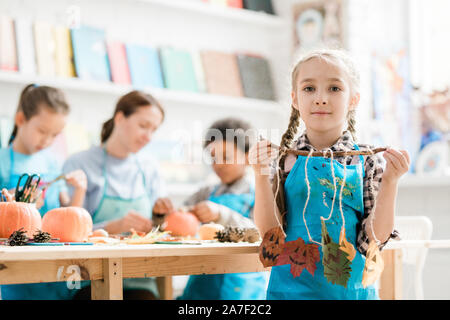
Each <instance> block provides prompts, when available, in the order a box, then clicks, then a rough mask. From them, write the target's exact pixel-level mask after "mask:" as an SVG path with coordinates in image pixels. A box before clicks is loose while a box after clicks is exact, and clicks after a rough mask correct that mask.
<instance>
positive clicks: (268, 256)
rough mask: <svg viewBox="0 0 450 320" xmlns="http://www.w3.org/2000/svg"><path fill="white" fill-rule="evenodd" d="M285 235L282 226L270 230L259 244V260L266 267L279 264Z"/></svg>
mask: <svg viewBox="0 0 450 320" xmlns="http://www.w3.org/2000/svg"><path fill="white" fill-rule="evenodd" d="M284 240H285V236H284V233H283V230H281V228H280V227H275V228H272V229H270V230H268V231H267V232H266V233H265V234H264V238H263V240H262V242H261V245H260V246H259V260H261V263H262V264H263V266H264V267H266V268H267V267H272V266H275V265H278V264H277V260H278V258H279V256H280V254H281V253H282V252H283V247H284Z"/></svg>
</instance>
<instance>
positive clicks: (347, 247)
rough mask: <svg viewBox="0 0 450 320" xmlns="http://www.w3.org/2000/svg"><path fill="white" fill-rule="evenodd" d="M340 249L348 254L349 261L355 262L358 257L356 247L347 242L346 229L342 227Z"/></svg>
mask: <svg viewBox="0 0 450 320" xmlns="http://www.w3.org/2000/svg"><path fill="white" fill-rule="evenodd" d="M339 249H340V250H341V251H344V252H345V253H347V254H348V256H347V259H348V260H349V261H353V259H354V258H355V255H356V250H355V247H353V245H352V244H351V243H350V242H348V241H347V239H346V236H345V229H344V227H342V229H341V234H340V236H339Z"/></svg>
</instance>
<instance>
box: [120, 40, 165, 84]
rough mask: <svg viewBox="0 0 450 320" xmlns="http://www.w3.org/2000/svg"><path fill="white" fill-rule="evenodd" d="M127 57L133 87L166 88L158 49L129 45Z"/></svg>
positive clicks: (127, 46)
mask: <svg viewBox="0 0 450 320" xmlns="http://www.w3.org/2000/svg"><path fill="white" fill-rule="evenodd" d="M126 55H127V61H128V66H129V70H130V75H131V82H132V84H133V87H136V88H138V89H143V88H145V87H154V88H163V87H164V83H163V78H162V72H161V66H160V63H159V56H158V51H157V49H155V48H151V47H147V46H142V45H135V44H127V45H126Z"/></svg>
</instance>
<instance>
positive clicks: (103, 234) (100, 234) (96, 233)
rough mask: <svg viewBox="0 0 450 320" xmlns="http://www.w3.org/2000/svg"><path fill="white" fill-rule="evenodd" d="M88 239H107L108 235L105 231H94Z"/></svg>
mask: <svg viewBox="0 0 450 320" xmlns="http://www.w3.org/2000/svg"><path fill="white" fill-rule="evenodd" d="M89 237H109V234H108V231H106V230H105V229H96V230H94V231H92V234H90V235H89Z"/></svg>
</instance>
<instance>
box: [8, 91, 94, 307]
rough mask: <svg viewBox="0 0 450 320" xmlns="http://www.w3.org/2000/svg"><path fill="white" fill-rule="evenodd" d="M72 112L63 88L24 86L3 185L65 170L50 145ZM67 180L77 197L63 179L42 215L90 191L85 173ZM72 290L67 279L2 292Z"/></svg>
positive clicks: (35, 294) (23, 294)
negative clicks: (70, 195) (67, 188)
mask: <svg viewBox="0 0 450 320" xmlns="http://www.w3.org/2000/svg"><path fill="white" fill-rule="evenodd" d="M68 113H69V105H68V104H67V102H66V100H65V97H64V94H63V93H62V92H61V91H60V90H58V89H56V88H52V87H47V86H37V85H34V84H31V85H28V86H26V87H25V88H24V89H23V91H22V93H21V96H20V100H19V105H18V108H17V112H16V115H15V126H14V129H13V132H12V135H11V138H10V143H9V146H8V147H6V148H3V149H1V150H0V159H2V161H1V162H0V186H1V188H7V189H8V190H14V189H15V188H16V185H17V181H18V180H19V177H20V176H21V175H22V174H23V173H29V174H39V175H40V177H41V181H42V182H50V181H52V180H53V179H55V178H56V177H58V176H59V175H60V174H61V173H62V171H61V166H60V165H59V164H58V163H57V162H56V161H55V160H54V159H55V157H54V155H52V154H50V152H49V151H48V150H46V148H47V147H49V146H50V145H51V144H52V142H53V140H54V138H55V137H56V136H57V135H58V134H59V133H60V132H61V131H62V130H63V128H64V126H65V123H66V117H67V114H68ZM65 180H66V182H67V183H68V184H69V185H71V186H73V187H74V188H75V189H76V192H75V193H74V195H73V197H72V198H69V196H68V194H67V191H66V188H65V185H64V184H63V182H57V183H54V184H52V185H51V186H50V187H48V188H47V190H46V192H45V197H41V198H39V199H38V201H37V203H36V204H37V207H38V209H39V212H40V213H41V215H42V216H43V215H44V214H45V213H46V212H47V211H49V210H51V209H54V208H58V207H61V206H69V205H71V206H81V205H82V203H83V200H84V195H85V192H86V176H85V174H84V173H83V172H82V171H75V172H69V173H68V174H67V175H66V179H65ZM12 194H14V192H12ZM71 294H72V292H71V291H70V290H69V289H68V288H67V284H66V283H65V282H58V283H40V284H15V285H3V286H1V296H2V299H5V300H6V299H70V297H71Z"/></svg>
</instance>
